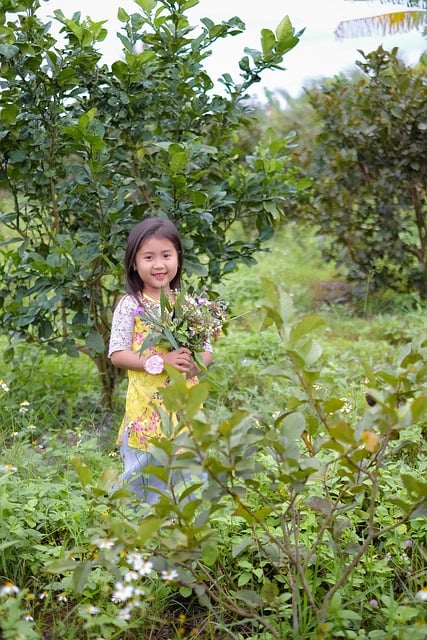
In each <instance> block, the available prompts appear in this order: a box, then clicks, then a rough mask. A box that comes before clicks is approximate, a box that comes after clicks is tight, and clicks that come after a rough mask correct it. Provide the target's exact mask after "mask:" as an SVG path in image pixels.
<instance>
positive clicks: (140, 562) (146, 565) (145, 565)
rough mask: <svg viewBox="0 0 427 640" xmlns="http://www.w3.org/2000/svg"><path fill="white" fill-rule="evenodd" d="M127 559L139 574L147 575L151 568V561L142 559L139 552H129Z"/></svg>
mask: <svg viewBox="0 0 427 640" xmlns="http://www.w3.org/2000/svg"><path fill="white" fill-rule="evenodd" d="M127 561H128V563H129V564H130V566H131V567H132V569H134V570H135V571H137V572H138V573H139V575H140V576H148V575H149V574H150V573H151V572H152V570H153V563H152V562H150V561H149V560H147V561H146V560H144V558H143V557H142V556H141V554H140V553H129V554H128V556H127Z"/></svg>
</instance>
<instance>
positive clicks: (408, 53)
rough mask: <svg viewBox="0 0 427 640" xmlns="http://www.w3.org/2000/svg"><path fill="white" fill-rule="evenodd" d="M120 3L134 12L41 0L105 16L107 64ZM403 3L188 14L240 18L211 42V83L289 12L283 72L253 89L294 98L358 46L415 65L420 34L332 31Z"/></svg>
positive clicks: (222, 4)
mask: <svg viewBox="0 0 427 640" xmlns="http://www.w3.org/2000/svg"><path fill="white" fill-rule="evenodd" d="M118 7H123V8H124V9H125V10H126V11H127V12H128V13H137V12H138V10H139V7H138V5H137V4H136V3H135V2H134V1H133V0H92V1H91V2H87V0H86V2H85V1H84V0H45V2H43V6H42V10H41V12H42V13H43V15H52V13H53V10H54V9H62V11H63V12H64V14H65V15H66V16H67V17H72V15H73V13H74V12H75V11H80V12H81V14H82V17H83V16H90V17H91V18H92V20H108V23H107V25H106V26H107V28H108V31H109V36H108V39H107V41H106V42H105V43H103V44H102V51H103V52H104V55H105V60H106V62H108V63H111V62H112V61H114V60H117V59H119V58H120V55H121V43H120V41H119V40H118V38H117V37H116V35H115V34H116V32H117V31H118V30H119V29H120V28H121V26H120V23H119V22H118V21H117V9H118ZM392 10H402V7H401V6H400V7H399V6H397V5H394V6H393V5H391V4H381V3H380V2H377V1H373V2H357V1H353V2H351V1H350V0H262V2H261V3H252V2H251V1H250V0H200V2H199V5H197V6H196V7H194V8H193V9H191V11H190V13H189V14H188V15H189V17H190V21H191V23H192V24H194V26H197V25H198V24H199V20H200V18H202V17H209V18H211V19H212V20H214V21H215V22H221V21H222V20H227V19H229V18H231V17H233V16H238V17H239V18H241V19H242V20H243V22H245V24H246V30H245V32H244V34H241V35H240V36H235V37H228V38H226V39H225V40H221V41H218V42H217V43H215V46H214V48H213V52H212V56H211V57H210V58H208V60H207V61H206V64H205V67H206V70H207V71H208V73H209V74H210V76H211V77H212V79H213V80H214V81H216V79H217V78H218V77H219V76H221V75H222V74H223V73H230V74H231V75H232V77H233V78H234V80H236V81H239V67H238V61H239V60H240V58H241V57H242V56H243V55H245V54H244V48H245V47H250V48H253V49H261V45H260V32H261V29H262V28H268V29H271V30H272V31H274V30H275V28H276V27H277V25H278V24H279V23H280V21H281V19H282V18H283V17H284V16H285V15H288V16H289V18H290V20H291V22H292V24H293V26H294V27H295V29H296V31H299V30H300V29H302V28H304V27H305V33H304V34H303V36H302V38H301V41H300V43H299V44H298V45H297V46H296V47H295V49H293V50H292V51H291V52H289V53H288V54H286V56H285V57H284V61H283V66H284V67H285V68H286V71H277V70H275V71H268V72H265V73H264V74H263V76H262V81H261V82H260V83H259V84H258V85H256V87H254V88H253V93H256V94H257V95H258V96H259V97H260V98H261V99H262V98H263V96H264V89H265V88H268V89H269V90H272V91H274V90H276V89H285V90H286V91H287V92H289V93H290V94H291V95H293V96H297V95H298V94H300V93H301V90H302V87H303V86H305V85H307V84H309V82H310V79H311V78H319V77H326V76H333V75H335V74H336V73H339V72H340V71H345V70H349V69H351V68H352V67H353V65H354V62H355V60H357V59H361V56H360V54H359V53H358V51H357V50H358V49H361V50H363V51H364V52H365V53H368V52H369V51H372V50H374V49H376V48H377V47H378V46H379V45H380V44H382V45H383V46H384V48H386V49H391V48H392V47H394V46H397V47H399V51H400V53H401V55H402V57H403V59H404V60H405V62H406V63H408V64H414V63H415V62H416V61H417V60H418V59H419V57H420V55H421V53H422V52H423V51H424V50H425V49H427V39H426V38H423V37H422V35H421V32H417V31H412V32H411V33H410V34H404V35H394V36H387V37H383V36H380V35H378V36H375V37H370V38H351V39H347V40H339V41H338V40H336V39H335V36H334V30H335V28H336V26H337V24H338V22H340V20H345V19H353V18H358V17H368V16H372V15H377V14H380V13H385V12H389V11H392ZM219 87H220V85H219V86H218V90H220V89H219Z"/></svg>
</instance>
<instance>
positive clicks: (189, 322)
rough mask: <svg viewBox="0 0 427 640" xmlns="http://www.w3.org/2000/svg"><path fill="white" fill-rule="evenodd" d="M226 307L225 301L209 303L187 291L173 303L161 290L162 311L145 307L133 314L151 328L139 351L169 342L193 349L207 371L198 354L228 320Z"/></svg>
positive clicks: (173, 345)
mask: <svg viewBox="0 0 427 640" xmlns="http://www.w3.org/2000/svg"><path fill="white" fill-rule="evenodd" d="M227 306H228V305H227V303H226V302H224V301H223V300H209V298H207V297H206V296H205V295H203V294H200V295H196V296H193V295H191V294H190V293H188V292H187V291H184V290H182V291H180V292H178V293H176V294H175V295H174V299H173V300H170V299H169V298H168V297H167V296H166V294H165V293H164V291H163V289H162V291H161V293H160V309H159V310H158V309H157V308H153V306H152V305H143V306H141V307H138V309H136V310H135V312H134V313H135V315H136V316H138V317H140V318H141V320H142V321H143V322H144V323H145V324H147V325H148V326H150V327H151V331H150V333H149V334H148V335H147V336H146V338H145V340H144V341H143V343H142V345H141V348H140V352H142V351H145V349H148V348H150V347H153V346H155V345H156V344H158V343H159V342H160V341H166V342H167V343H168V344H169V345H170V346H171V347H172V348H173V349H178V348H179V347H187V348H188V349H190V351H191V352H192V354H193V357H194V359H195V361H196V362H197V364H198V365H199V367H201V368H202V369H205V366H204V364H203V360H202V358H201V357H200V355H199V354H200V352H201V351H203V350H204V345H205V344H206V343H208V342H210V341H211V340H216V339H217V338H218V336H219V334H220V332H221V329H222V327H223V325H224V323H225V321H226V319H227V313H226V312H227Z"/></svg>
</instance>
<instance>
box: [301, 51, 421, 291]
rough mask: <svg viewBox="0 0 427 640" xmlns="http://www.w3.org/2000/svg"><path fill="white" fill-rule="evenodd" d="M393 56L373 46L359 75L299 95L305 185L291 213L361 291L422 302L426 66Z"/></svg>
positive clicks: (326, 83)
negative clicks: (304, 102) (306, 117)
mask: <svg viewBox="0 0 427 640" xmlns="http://www.w3.org/2000/svg"><path fill="white" fill-rule="evenodd" d="M397 54H398V52H397V50H394V51H392V52H387V51H384V50H383V49H382V48H381V47H380V48H379V49H378V50H377V51H374V52H372V53H369V54H366V55H364V56H363V61H362V62H357V64H358V66H359V68H360V69H361V71H362V72H363V74H360V76H358V77H355V78H353V79H348V78H345V77H344V76H338V77H336V78H334V79H331V80H325V81H324V82H323V83H322V84H321V85H320V86H319V87H315V88H313V89H311V90H309V91H308V92H307V99H308V101H309V104H310V105H311V107H312V108H313V111H314V113H313V116H312V120H311V122H312V124H311V132H309V133H311V135H312V136H314V139H312V143H311V146H309V144H308V140H309V139H310V138H309V136H307V134H306V135H305V136H304V134H303V136H302V139H301V140H302V144H301V146H300V147H299V148H298V149H297V152H296V156H297V158H296V160H295V161H296V162H298V161H299V163H300V164H301V166H304V170H305V172H306V174H307V175H308V176H309V177H310V178H312V180H313V192H312V202H311V203H310V205H309V206H308V207H307V206H305V207H304V208H302V209H301V208H299V209H297V214H296V215H297V216H298V219H305V220H307V221H309V222H311V224H313V223H315V224H317V225H319V228H320V230H321V231H322V233H324V234H325V235H326V236H329V237H330V238H331V239H332V241H331V242H330V244H329V245H325V248H326V255H327V256H328V257H329V258H333V259H334V260H335V261H336V262H337V264H339V265H342V268H343V272H344V273H346V275H347V277H348V278H349V279H351V280H353V281H356V282H358V283H359V284H361V285H362V287H360V288H362V289H363V290H365V291H366V290H369V289H370V288H374V289H375V288H376V289H383V290H386V289H392V290H396V291H400V292H408V291H412V292H414V293H416V294H417V295H418V296H419V297H420V298H424V299H425V298H426V297H427V216H426V212H427V157H426V153H425V149H426V141H427V129H426V127H427V83H426V69H427V67H426V66H424V65H422V64H420V65H419V66H418V67H416V68H411V67H408V66H406V65H405V64H404V63H403V62H402V61H401V60H400V59H399V58H398V55H397ZM298 159H299V160H298ZM289 215H292V213H291V212H290V213H289Z"/></svg>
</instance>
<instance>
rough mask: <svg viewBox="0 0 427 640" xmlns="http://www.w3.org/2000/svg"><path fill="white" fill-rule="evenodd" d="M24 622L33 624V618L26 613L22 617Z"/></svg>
mask: <svg viewBox="0 0 427 640" xmlns="http://www.w3.org/2000/svg"><path fill="white" fill-rule="evenodd" d="M24 620H25V622H34V618H33V616H30V614H29V613H27V614H26V615H25V616H24Z"/></svg>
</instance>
